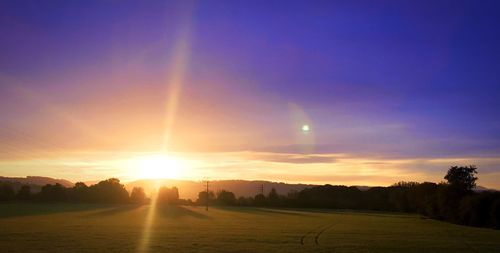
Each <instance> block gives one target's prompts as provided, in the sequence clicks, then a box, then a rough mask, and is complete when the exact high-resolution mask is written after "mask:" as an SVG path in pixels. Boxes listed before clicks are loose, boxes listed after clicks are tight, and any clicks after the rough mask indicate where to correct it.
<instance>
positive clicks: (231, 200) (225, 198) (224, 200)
mask: <svg viewBox="0 0 500 253" xmlns="http://www.w3.org/2000/svg"><path fill="white" fill-rule="evenodd" d="M217 203H218V204H221V205H227V206H230V205H235V204H236V197H235V196H234V193H232V192H229V191H225V190H222V191H220V192H218V194H217Z"/></svg>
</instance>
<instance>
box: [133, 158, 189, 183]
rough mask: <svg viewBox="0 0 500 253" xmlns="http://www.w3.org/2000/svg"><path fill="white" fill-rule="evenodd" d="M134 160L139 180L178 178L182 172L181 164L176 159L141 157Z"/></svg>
mask: <svg viewBox="0 0 500 253" xmlns="http://www.w3.org/2000/svg"><path fill="white" fill-rule="evenodd" d="M134 160H135V161H136V164H135V165H136V169H137V174H138V177H139V178H144V179H162V178H178V177H179V176H180V172H181V170H182V164H181V163H180V162H179V161H178V160H177V159H175V158H173V157H171V156H167V155H148V156H141V157H138V158H136V159H134Z"/></svg>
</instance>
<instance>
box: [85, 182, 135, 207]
mask: <svg viewBox="0 0 500 253" xmlns="http://www.w3.org/2000/svg"><path fill="white" fill-rule="evenodd" d="M82 187H83V185H82ZM88 194H89V195H88V199H89V201H91V202H101V203H126V202H128V200H129V195H128V192H127V190H126V189H125V186H124V185H122V184H120V180H118V179H116V178H110V179H107V180H104V181H101V182H99V183H97V184H95V185H92V186H90V187H89V189H88Z"/></svg>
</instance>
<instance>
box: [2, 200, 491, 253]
mask: <svg viewBox="0 0 500 253" xmlns="http://www.w3.org/2000/svg"><path fill="white" fill-rule="evenodd" d="M149 208H150V207H149V206H102V205H83V204H0V252H426V253H429V252H500V231H498V230H491V229H481V228H473V227H465V226H458V225H453V224H449V223H444V222H439V221H435V220H429V219H422V218H420V217H419V216H416V215H403V214H389V213H376V212H349V211H326V210H307V211H303V210H282V209H265V208H217V209H216V208H213V209H210V210H209V211H208V212H206V211H205V210H204V209H203V208H201V207H171V208H156V209H153V210H154V211H153V212H149ZM148 221H149V222H150V223H149V224H150V225H151V226H150V227H149V228H148V227H147V226H146V227H145V224H148Z"/></svg>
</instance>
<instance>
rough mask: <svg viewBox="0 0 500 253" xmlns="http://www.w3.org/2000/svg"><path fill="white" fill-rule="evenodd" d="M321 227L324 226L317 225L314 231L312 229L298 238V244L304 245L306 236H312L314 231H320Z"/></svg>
mask: <svg viewBox="0 0 500 253" xmlns="http://www.w3.org/2000/svg"><path fill="white" fill-rule="evenodd" d="M323 226H324V225H319V226H317V227H315V228H314V229H312V230H311V231H309V232H307V233H305V234H304V235H302V236H301V237H300V244H301V245H304V244H305V243H304V241H305V239H306V238H307V236H308V235H310V234H312V233H313V232H314V231H315V230H317V229H320V228H321V227H323Z"/></svg>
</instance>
